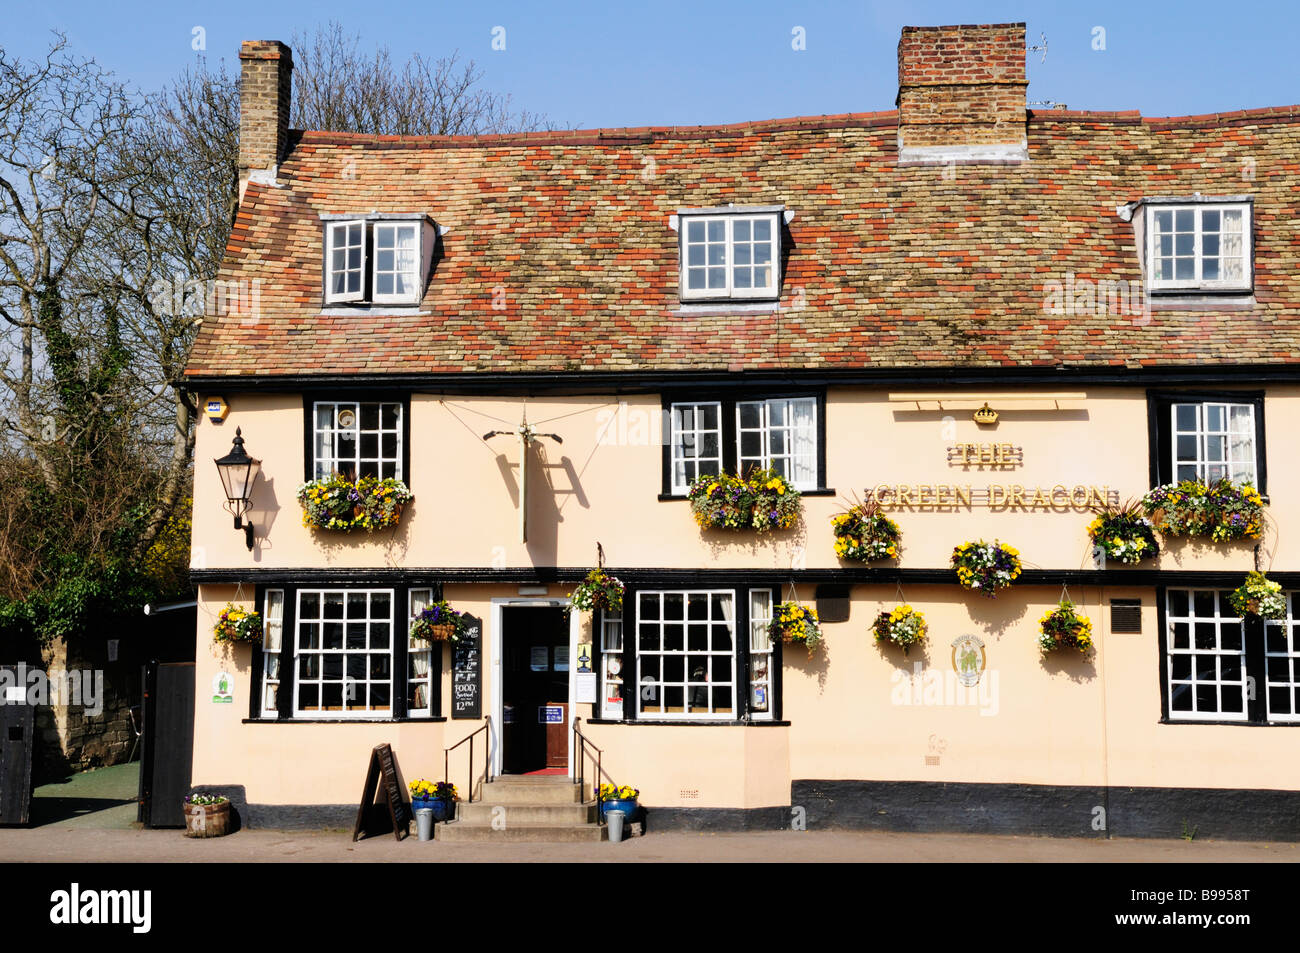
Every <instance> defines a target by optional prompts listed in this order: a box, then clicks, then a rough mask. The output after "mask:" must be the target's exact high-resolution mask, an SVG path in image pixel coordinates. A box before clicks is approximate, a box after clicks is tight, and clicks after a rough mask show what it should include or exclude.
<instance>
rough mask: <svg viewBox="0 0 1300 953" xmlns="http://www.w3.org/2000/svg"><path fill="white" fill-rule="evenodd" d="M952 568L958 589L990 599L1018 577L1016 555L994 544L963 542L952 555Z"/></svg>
mask: <svg viewBox="0 0 1300 953" xmlns="http://www.w3.org/2000/svg"><path fill="white" fill-rule="evenodd" d="M952 568H953V569H954V570H956V572H957V581H958V582H959V583H961V585H962V586H964V587H965V588H967V589H974V590H975V591H976V592H979V593H980V594H981V595H985V596H988V597H989V598H990V599H991V598H993V597H994V596H996V595H997V593H998V590H999V589H1005V588H1007V586H1009V585H1011V583H1013V582H1014V581H1015V580H1016V578H1017V577H1018V576H1019V575H1020V551H1019V550H1017V549H1016V548H1015V547H1014V546H1003V545H1002V544H1001V543H999V542H997V541H996V540H995V541H994V542H992V543H986V542H985V541H984V540H982V539H981V540H978V541H976V542H965V543H962V544H961V545H959V546H958V547H957V548H956V549H954V550H953V551H952Z"/></svg>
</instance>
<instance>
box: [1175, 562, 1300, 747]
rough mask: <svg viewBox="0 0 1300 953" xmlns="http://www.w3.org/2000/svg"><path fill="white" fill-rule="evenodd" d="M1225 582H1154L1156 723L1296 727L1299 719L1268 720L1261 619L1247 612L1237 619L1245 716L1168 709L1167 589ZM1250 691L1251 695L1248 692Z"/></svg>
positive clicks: (1188, 589)
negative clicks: (1188, 714) (1189, 714)
mask: <svg viewBox="0 0 1300 953" xmlns="http://www.w3.org/2000/svg"><path fill="white" fill-rule="evenodd" d="M1229 588H1230V587H1228V586H1212V585H1199V586H1198V585H1187V586H1158V587H1157V588H1156V618H1157V624H1156V629H1157V642H1158V645H1159V655H1160V719H1159V721H1160V724H1162V725H1219V726H1223V725H1230V726H1233V727H1237V728H1297V727H1300V721H1269V720H1268V699H1267V697H1266V696H1265V692H1267V690H1268V687H1267V686H1268V680H1267V672H1268V669H1267V659H1266V657H1265V654H1264V652H1265V642H1264V639H1265V633H1264V621H1263V620H1262V619H1258V618H1255V617H1253V616H1247V617H1246V618H1244V619H1242V621H1241V628H1242V633H1241V638H1242V643H1241V644H1242V649H1243V650H1244V654H1245V657H1246V660H1245V663H1244V671H1243V672H1242V677H1243V678H1244V680H1245V682H1246V686H1247V690H1246V717H1245V718H1244V719H1228V718H1224V719H1209V718H1206V719H1201V718H1174V717H1172V716H1171V713H1170V711H1171V710H1170V707H1169V706H1170V697H1169V617H1168V613H1169V592H1170V591H1171V590H1182V591H1185V592H1188V593H1191V592H1194V591H1197V590H1215V591H1218V592H1226V591H1229ZM1252 691H1253V696H1252Z"/></svg>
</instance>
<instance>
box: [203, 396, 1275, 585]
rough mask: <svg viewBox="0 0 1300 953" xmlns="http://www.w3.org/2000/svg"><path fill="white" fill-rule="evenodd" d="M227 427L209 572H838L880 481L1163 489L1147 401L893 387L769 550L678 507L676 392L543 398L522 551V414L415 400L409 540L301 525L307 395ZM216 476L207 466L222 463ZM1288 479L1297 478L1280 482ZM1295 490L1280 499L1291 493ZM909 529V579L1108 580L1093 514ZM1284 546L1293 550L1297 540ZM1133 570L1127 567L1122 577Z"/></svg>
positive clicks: (1270, 417)
mask: <svg viewBox="0 0 1300 953" xmlns="http://www.w3.org/2000/svg"><path fill="white" fill-rule="evenodd" d="M229 402H230V405H231V410H230V414H229V417H228V418H227V420H226V421H225V422H224V423H222V424H219V425H217V424H213V423H211V422H209V421H207V420H206V419H205V420H203V421H202V422H201V423H200V424H199V428H198V436H197V443H196V450H195V457H196V459H197V460H198V461H200V465H199V466H197V467H196V472H195V512H194V552H193V557H192V564H193V565H194V566H195V567H196V568H218V567H231V568H233V567H241V568H242V567H247V568H271V567H305V566H357V567H364V566H412V567H415V566H418V567H494V568H503V567H519V566H585V565H590V564H591V563H592V562H593V561H594V558H595V544H596V542H597V541H600V542H601V543H602V544H603V545H604V547H605V552H606V555H607V564H608V565H611V566H672V567H703V566H713V567H754V568H769V569H770V568H788V567H790V566H791V565H805V566H807V567H812V568H815V567H835V566H839V565H840V563H839V562H838V560H837V559H836V558H835V555H834V550H833V539H832V536H831V531H830V523H829V521H830V518H831V517H832V516H833V515H834V514H835V513H837V512H839V511H840V510H841V509H842V508H843V505H844V504H843V500H844V499H845V498H848V497H849V496H851V495H853V494H858V495H861V494H862V493H863V492H864V489H865V488H870V487H874V486H876V485H877V484H881V483H884V484H929V485H934V484H940V483H947V484H963V485H964V484H970V485H972V486H974V487H976V488H980V487H987V486H988V485H989V484H993V483H996V484H1006V485H1009V484H1021V485H1023V486H1026V487H1033V486H1039V485H1041V486H1043V487H1045V488H1047V489H1048V490H1050V489H1051V488H1052V487H1053V486H1056V485H1058V484H1060V485H1063V486H1065V487H1067V488H1073V487H1074V486H1076V485H1088V486H1099V487H1100V486H1108V487H1110V488H1111V489H1113V490H1115V491H1117V492H1118V493H1119V495H1120V497H1121V498H1124V499H1127V498H1130V497H1138V496H1140V495H1141V494H1142V493H1144V492H1145V491H1146V489H1147V487H1148V462H1147V456H1148V451H1147V412H1146V399H1145V394H1144V392H1143V391H1140V390H1137V389H1109V390H1097V391H1094V392H1089V394H1088V397H1087V400H1086V401H1085V402H1084V407H1085V409H1083V410H1076V411H1049V412H1043V411H1016V410H1004V411H1003V414H1002V419H1001V420H1000V422H999V423H998V424H997V426H996V427H995V428H992V429H989V428H980V427H978V426H977V425H976V424H975V423H974V422H972V421H971V420H970V419H969V412H968V411H954V412H952V417H953V419H952V420H945V419H944V418H945V414H943V413H940V412H918V411H914V410H910V409H908V407H909V405H904V404H891V403H890V402H889V401H888V400H887V393H886V392H884V391H879V390H874V391H873V390H866V389H859V388H838V389H835V390H833V391H831V393H830V396H829V399H828V403H827V410H826V412H827V423H826V429H827V435H828V436H827V441H826V442H827V481H828V484H829V485H830V486H831V487H833V488H834V489H836V490H838V491H839V496H840V498H839V499H836V498H826V497H809V498H807V499H805V501H804V510H805V520H804V524H803V525H802V526H800V527H798V528H796V529H794V530H791V531H788V532H785V533H779V534H771V535H769V536H765V537H756V536H754V535H753V534H748V533H741V534H737V533H728V532H722V531H708V532H701V531H700V530H699V529H698V528H697V527H696V526H695V523H694V521H693V520H692V519H691V515H690V507H689V504H688V503H686V502H685V501H663V502H661V501H659V500H658V499H657V497H658V495H659V493H660V491H661V489H662V484H661V479H662V477H661V462H660V460H661V447H660V445H659V430H660V412H659V401H658V398H657V397H654V396H650V397H628V398H623V399H621V400H620V399H616V398H613V397H610V398H599V397H597V398H580V399H578V398H566V399H540V400H539V399H534V400H530V401H529V403H528V415H529V419H530V420H531V421H533V422H535V423H540V422H542V421H547V422H546V423H543V424H541V427H540V429H542V430H554V431H556V432H558V433H559V434H560V435H561V436H562V437H563V438H564V443H563V445H556V444H554V443H550V442H544V443H543V444H541V445H539V446H537V447H535V448H534V450H533V453H532V454H531V455H530V461H529V467H530V470H529V478H530V499H531V503H532V505H531V507H530V513H529V542H528V543H527V544H521V543H520V542H519V539H518V513H517V509H516V502H515V501H516V499H517V496H518V483H519V477H518V462H519V461H518V449H517V443H516V441H515V440H514V439H513V438H511V437H508V436H507V437H497V438H494V439H493V440H492V441H491V442H490V443H485V442H484V441H483V440H482V439H481V435H482V434H483V433H485V432H486V431H488V430H489V429H496V428H508V427H509V425H508V424H504V423H502V421H510V422H513V421H516V420H517V419H518V418H519V416H520V413H521V409H522V403H521V402H520V401H519V400H513V399H511V400H502V399H489V398H473V397H457V398H454V399H452V398H449V399H447V400H446V401H445V402H444V401H442V400H439V399H438V398H437V397H434V396H429V395H416V396H414V397H413V398H412V401H411V443H412V447H411V467H410V473H409V474H408V483H409V484H410V487H411V490H412V492H413V493H414V494H415V501H414V502H413V503H412V504H411V505H410V506H409V507H408V508H407V510H406V512H405V514H404V515H403V519H402V524H401V525H400V526H399V527H398V528H397V529H395V530H390V531H385V532H380V533H375V534H373V535H371V536H366V535H365V534H354V535H351V536H348V535H338V534H329V533H322V532H319V531H313V530H309V529H307V528H305V527H303V526H302V521H301V515H302V514H301V509H300V507H299V506H298V503H297V501H296V499H295V494H296V491H297V488H298V486H299V485H300V484H301V483H302V480H303V472H304V470H303V466H304V464H303V433H302V429H303V414H302V403H301V399H300V398H299V397H298V396H297V395H286V396H244V395H235V396H233V397H231V398H230V401H229ZM1297 414H1300V389H1297V388H1285V389H1276V390H1275V391H1274V392H1273V393H1272V394H1271V395H1270V397H1269V399H1268V402H1267V407H1266V419H1267V421H1268V423H1269V424H1270V429H1271V430H1272V431H1273V432H1274V439H1272V440H1269V441H1268V442H1267V443H1268V453H1269V472H1270V473H1272V474H1274V482H1275V484H1276V483H1277V481H1278V480H1279V479H1281V478H1283V477H1284V475H1285V474H1288V473H1292V472H1295V467H1296V465H1297V464H1300V448H1298V447H1297V446H1296V442H1295V441H1291V440H1285V439H1282V438H1281V436H1280V428H1281V427H1282V426H1283V424H1284V422H1285V421H1287V420H1290V419H1293V418H1294V417H1295V416H1296V415H1297ZM236 426H239V427H242V428H243V432H244V437H245V440H246V442H247V448H248V450H249V452H250V453H251V454H252V455H253V456H255V457H259V458H260V459H261V460H262V476H261V477H260V478H259V480H258V482H257V485H256V489H255V492H254V503H253V509H252V513H251V517H250V518H251V519H252V521H253V523H254V525H255V526H256V527H257V542H256V546H255V548H254V550H253V552H251V553H250V552H248V551H247V550H246V549H245V547H244V543H243V536H242V534H240V533H238V532H236V531H235V530H234V529H233V528H232V527H231V520H230V517H229V515H228V514H227V513H226V512H225V511H224V510H223V509H222V506H221V503H222V501H223V500H224V496H223V494H222V491H221V487H220V481H219V480H218V478H217V474H216V469H215V467H213V466H211V464H206V461H207V460H209V459H214V458H216V457H218V456H221V455H222V454H224V453H226V452H227V451H228V450H229V448H230V440H231V438H232V437H233V435H234V430H235V427H236ZM955 442H1005V443H1011V444H1013V445H1016V446H1020V447H1023V448H1024V464H1023V466H1022V467H1019V468H1016V469H1014V470H1007V471H1002V472H998V471H993V472H988V471H984V472H981V471H979V470H978V469H976V468H972V469H970V470H969V471H963V470H962V468H960V467H956V466H950V465H949V464H948V462H947V459H946V448H947V447H948V446H950V445H951V444H953V443H955ZM205 464H206V465H205ZM1278 485H1280V484H1278ZM1275 490H1276V487H1275ZM895 515H896V518H897V520H898V522H899V525H900V527H901V528H902V531H903V534H904V550H903V556H902V560H901V562H900V565H902V566H904V567H909V568H917V567H945V566H946V565H947V562H948V557H949V554H950V552H951V549H952V547H953V546H954V545H955V544H956V543H958V542H960V541H962V540H964V539H974V538H978V537H981V536H983V537H986V538H990V539H992V538H995V537H996V538H998V539H1001V540H1003V541H1005V542H1008V543H1011V544H1012V545H1015V546H1017V547H1018V548H1019V549H1020V551H1021V553H1022V556H1023V557H1024V559H1025V563H1026V565H1027V566H1030V567H1041V568H1062V569H1066V568H1085V567H1086V568H1090V567H1091V561H1090V557H1089V552H1090V545H1089V543H1088V540H1087V536H1086V533H1085V527H1086V525H1087V523H1088V521H1089V519H1090V517H1089V516H1088V514H1087V513H1084V512H1079V511H1074V510H1066V511H1061V512H1041V511H1040V512H1013V511H1006V510H999V511H994V510H990V509H989V508H988V507H981V506H975V507H974V508H973V509H971V510H970V511H968V512H961V511H954V510H949V511H937V510H935V509H932V508H931V509H917V508H910V509H903V510H896V511H895ZM1270 516H1271V518H1272V519H1273V521H1274V522H1275V523H1276V524H1278V525H1279V526H1280V527H1281V529H1282V532H1281V533H1278V532H1276V531H1273V532H1271V533H1270V535H1269V538H1268V539H1267V540H1266V549H1267V550H1269V551H1271V550H1273V549H1274V548H1277V552H1276V557H1277V566H1278V567H1279V568H1281V567H1284V566H1287V565H1298V564H1300V533H1288V532H1286V531H1285V530H1286V529H1287V527H1289V526H1296V527H1298V528H1300V501H1298V500H1297V499H1296V498H1295V497H1293V496H1291V495H1289V494H1286V493H1284V492H1283V493H1278V492H1274V493H1273V503H1272V506H1271V507H1270ZM1279 541H1280V545H1279ZM1250 549H1251V547H1250V545H1249V544H1246V543H1240V544H1236V545H1233V546H1223V547H1210V546H1205V545H1193V546H1189V545H1186V544H1179V543H1175V544H1174V545H1172V546H1170V547H1169V551H1168V553H1166V554H1165V555H1163V556H1162V557H1161V563H1160V566H1161V568H1182V569H1192V568H1196V569H1221V568H1225V569H1226V568H1241V569H1243V570H1244V569H1247V568H1250V566H1251V554H1250ZM1116 571H1117V572H1124V571H1125V569H1124V568H1122V567H1118V568H1117V570H1116Z"/></svg>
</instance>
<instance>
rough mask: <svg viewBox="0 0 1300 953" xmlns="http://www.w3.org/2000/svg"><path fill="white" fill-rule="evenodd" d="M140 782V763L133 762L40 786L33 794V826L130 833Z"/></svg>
mask: <svg viewBox="0 0 1300 953" xmlns="http://www.w3.org/2000/svg"><path fill="white" fill-rule="evenodd" d="M139 782H140V762H138V761H133V762H130V763H129V764H116V765H113V766H112V767H111V768H96V769H95V770H93V771H83V772H81V773H80V774H74V775H72V776H71V777H69V778H66V779H65V780H63V781H56V782H54V783H53V784H43V785H41V786H40V787H38V788H37V789H36V790H35V791H33V792H32V806H31V822H32V826H33V827H37V826H40V827H44V828H46V829H60V828H65V827H66V828H72V829H75V830H90V829H101V830H131V829H132V826H133V825H134V824H135V816H136V792H137V790H138V789H139Z"/></svg>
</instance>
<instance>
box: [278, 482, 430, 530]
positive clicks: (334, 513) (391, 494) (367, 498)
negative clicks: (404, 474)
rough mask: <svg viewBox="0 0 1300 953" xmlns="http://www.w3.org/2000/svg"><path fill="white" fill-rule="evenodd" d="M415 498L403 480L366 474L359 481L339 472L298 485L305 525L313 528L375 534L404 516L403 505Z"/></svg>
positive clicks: (394, 524)
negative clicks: (343, 475)
mask: <svg viewBox="0 0 1300 953" xmlns="http://www.w3.org/2000/svg"><path fill="white" fill-rule="evenodd" d="M413 499H415V497H414V496H412V495H411V491H410V490H409V489H408V488H407V486H406V484H405V483H403V482H402V481H401V480H394V479H392V478H387V479H383V480H380V479H378V478H376V477H362V478H361V479H360V480H357V481H355V482H353V481H350V480H345V479H344V478H343V477H341V476H339V475H338V474H337V473H335V474H331V475H330V476H328V477H326V478H325V479H323V480H309V481H308V482H306V483H304V484H303V485H302V486H300V487H298V502H299V503H300V504H302V525H303V526H310V527H312V528H313V529H326V530H334V531H337V532H343V533H350V532H352V531H353V530H358V529H363V530H365V531H366V532H368V533H373V532H374V531H375V530H378V529H390V528H391V527H394V526H396V525H397V524H398V523H399V522H401V519H402V508H403V507H404V506H405V505H406V504H407V503H409V502H411V500H413Z"/></svg>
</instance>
